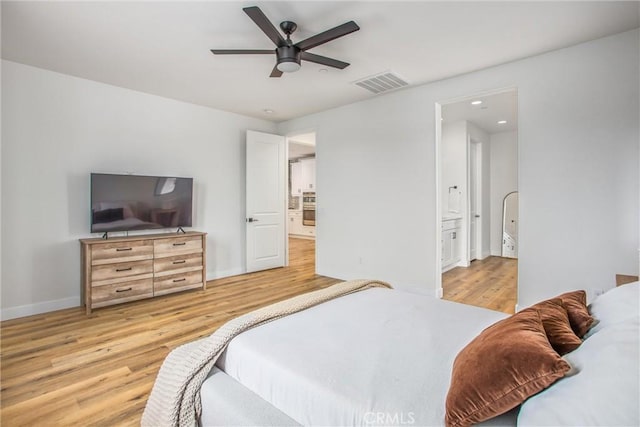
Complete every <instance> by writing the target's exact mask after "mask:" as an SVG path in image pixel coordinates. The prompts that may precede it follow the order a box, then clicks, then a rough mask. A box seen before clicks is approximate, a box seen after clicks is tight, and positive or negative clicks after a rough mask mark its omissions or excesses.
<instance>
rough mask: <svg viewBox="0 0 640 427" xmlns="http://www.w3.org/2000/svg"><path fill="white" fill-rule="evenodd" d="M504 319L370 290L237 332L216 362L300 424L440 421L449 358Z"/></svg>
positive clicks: (423, 423)
mask: <svg viewBox="0 0 640 427" xmlns="http://www.w3.org/2000/svg"><path fill="white" fill-rule="evenodd" d="M505 317H506V315H505V314H503V313H498V312H493V311H490V310H486V309H481V308H476V307H471V306H464V305H461V304H456V303H451V302H448V301H442V300H438V299H435V298H432V297H428V296H424V295H417V294H411V293H406V292H402V291H397V290H388V289H371V290H367V291H363V292H359V293H356V294H352V295H347V296H345V297H341V298H338V299H336V300H333V301H330V302H327V303H324V304H321V305H319V306H316V307H313V308H310V309H308V310H305V311H303V312H300V313H296V314H294V315H291V316H288V317H286V318H283V319H279V320H276V321H274V322H272V323H269V324H266V325H263V326H260V327H258V328H255V329H253V330H250V331H247V332H244V333H243V334H241V335H240V336H238V337H236V338H234V339H233V341H232V342H231V343H230V344H229V347H228V348H227V350H226V353H225V354H224V355H223V356H222V357H221V358H220V359H219V361H218V363H217V365H218V366H219V367H220V368H221V369H222V370H224V371H225V372H226V373H227V374H228V375H229V376H231V377H232V378H234V379H236V380H237V381H238V382H239V383H241V384H242V385H244V386H245V387H246V388H248V389H249V390H251V391H253V392H254V393H256V394H257V395H259V396H260V397H262V399H264V400H265V401H267V402H269V403H270V404H272V405H273V406H275V407H276V408H278V409H279V410H280V411H282V412H283V413H285V414H286V415H288V416H289V417H291V418H292V419H294V420H295V421H297V422H298V423H301V424H304V425H327V426H329V425H331V426H337V425H408V424H410V425H421V426H432V425H443V423H444V402H445V398H446V394H447V390H448V387H449V381H450V376H451V366H452V364H453V360H454V358H455V356H456V355H457V353H458V352H459V350H460V349H462V348H463V347H464V346H465V345H466V344H467V343H468V342H469V341H470V340H471V339H473V338H474V337H475V336H476V335H477V334H478V333H479V332H480V331H481V330H482V329H484V328H485V327H487V326H488V325H490V324H492V323H494V322H496V321H498V320H500V319H503V318H505ZM207 381H209V380H207ZM205 387H207V383H206V382H205V385H204V386H203V388H205ZM203 406H205V408H206V406H207V403H206V402H203ZM205 410H206V409H205ZM505 422H506V423H507V424H509V423H511V421H505Z"/></svg>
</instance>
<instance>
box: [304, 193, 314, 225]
mask: <svg viewBox="0 0 640 427" xmlns="http://www.w3.org/2000/svg"><path fill="white" fill-rule="evenodd" d="M302 225H312V226H315V225H316V193H311V192H305V193H302Z"/></svg>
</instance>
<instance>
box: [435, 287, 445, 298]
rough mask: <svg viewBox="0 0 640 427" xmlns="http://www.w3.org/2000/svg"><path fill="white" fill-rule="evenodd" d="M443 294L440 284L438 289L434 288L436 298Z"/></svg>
mask: <svg viewBox="0 0 640 427" xmlns="http://www.w3.org/2000/svg"><path fill="white" fill-rule="evenodd" d="M443 295H444V291H443V290H442V286H440V287H439V288H438V289H436V298H440V299H442V297H443Z"/></svg>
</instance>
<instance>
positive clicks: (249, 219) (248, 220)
mask: <svg viewBox="0 0 640 427" xmlns="http://www.w3.org/2000/svg"><path fill="white" fill-rule="evenodd" d="M247 222H258V220H257V219H255V218H247Z"/></svg>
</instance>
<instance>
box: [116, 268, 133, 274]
mask: <svg viewBox="0 0 640 427" xmlns="http://www.w3.org/2000/svg"><path fill="white" fill-rule="evenodd" d="M130 270H131V267H129V268H116V272H117V273H119V272H121V271H130Z"/></svg>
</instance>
